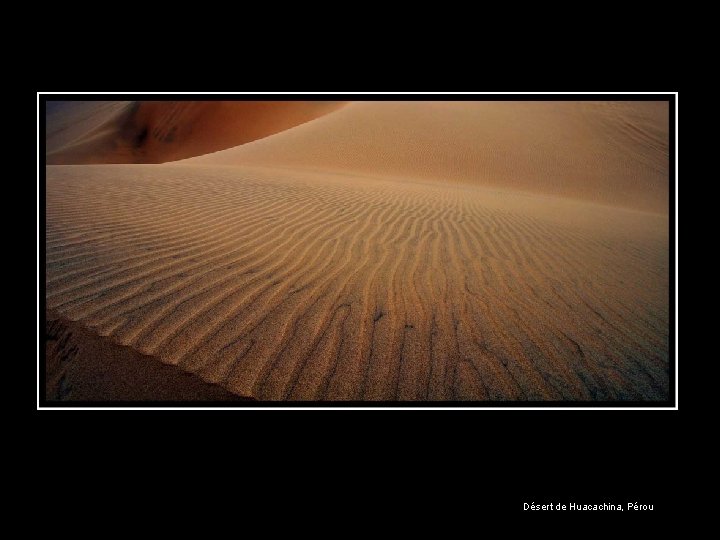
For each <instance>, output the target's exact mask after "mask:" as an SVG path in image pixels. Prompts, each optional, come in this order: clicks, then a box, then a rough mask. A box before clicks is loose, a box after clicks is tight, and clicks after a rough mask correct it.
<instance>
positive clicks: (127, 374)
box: [45, 312, 253, 403]
mask: <svg viewBox="0 0 720 540" xmlns="http://www.w3.org/2000/svg"><path fill="white" fill-rule="evenodd" d="M45 321H46V323H45V362H46V364H45V381H46V384H45V399H46V400H48V401H67V402H73V401H78V402H94V401H98V402H105V401H117V402H125V401H127V402H132V401H142V402H147V401H153V402H186V401H203V402H208V401H210V402H218V403H226V402H227V403H233V402H238V401H253V400H252V399H250V398H246V397H242V396H238V395H236V394H233V393H231V392H228V391H227V390H226V389H225V388H222V387H220V386H217V385H214V384H211V383H208V382H206V381H203V380H201V379H200V378H198V377H197V376H195V375H193V374H192V373H189V372H186V371H183V370H181V369H180V368H178V367H176V366H171V365H168V364H164V363H162V362H161V361H160V360H159V359H158V358H156V357H153V356H150V355H143V354H140V353H139V352H137V351H136V350H135V349H133V348H131V347H126V346H124V345H121V344H119V343H117V342H115V341H114V340H112V339H111V338H109V337H104V336H100V335H98V334H97V333H96V332H94V331H93V330H91V329H89V328H87V327H86V326H84V325H82V324H81V323H78V322H76V321H71V320H70V319H67V318H64V317H60V316H58V315H56V314H52V313H50V312H46V314H45Z"/></svg>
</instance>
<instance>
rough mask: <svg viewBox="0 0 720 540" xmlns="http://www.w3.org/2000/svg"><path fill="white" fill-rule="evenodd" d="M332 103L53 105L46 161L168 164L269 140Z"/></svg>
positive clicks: (49, 113) (49, 111) (333, 107)
mask: <svg viewBox="0 0 720 540" xmlns="http://www.w3.org/2000/svg"><path fill="white" fill-rule="evenodd" d="M343 105H344V103H341V102H332V101H142V102H130V101H122V102H107V101H98V102H94V101H78V102H49V103H48V104H47V110H46V163H47V164H83V163H164V162H167V161H174V160H177V159H183V158H188V157H192V156H198V155H201V154H206V153H208V152H215V151H217V150H223V149H226V148H230V147H234V146H237V145H240V144H243V143H246V142H249V141H253V140H256V139H260V138H263V137H267V136H269V135H272V134H274V133H277V132H279V131H283V130H285V129H288V128H290V127H293V126H297V125H298V124H302V123H304V122H308V121H310V120H313V119H315V118H317V117H319V116H322V115H324V114H327V113H329V112H331V111H334V110H337V109H339V108H341V107H342V106H343Z"/></svg>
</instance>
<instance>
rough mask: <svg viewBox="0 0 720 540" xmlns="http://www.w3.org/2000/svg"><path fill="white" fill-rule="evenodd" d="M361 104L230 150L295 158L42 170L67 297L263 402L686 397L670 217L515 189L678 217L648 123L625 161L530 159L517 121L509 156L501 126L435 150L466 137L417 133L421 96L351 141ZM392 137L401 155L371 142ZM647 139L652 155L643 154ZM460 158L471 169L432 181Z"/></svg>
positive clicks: (61, 306) (58, 279)
mask: <svg viewBox="0 0 720 540" xmlns="http://www.w3.org/2000/svg"><path fill="white" fill-rule="evenodd" d="M553 105H554V104H553ZM411 106H414V104H411V105H408V107H411ZM376 107H382V105H377V106H376ZM438 107H439V109H438V110H441V111H444V112H443V114H445V113H447V114H448V115H449V117H450V118H455V110H454V109H453V107H452V106H451V105H447V106H446V105H439V106H438ZM478 107H480V106H478ZM507 107H509V106H507ZM517 107H520V108H522V107H525V106H524V105H522V104H519V105H517ZM597 107H598V108H600V109H602V108H604V107H601V106H600V105H597ZM362 108H366V109H367V108H369V110H366V114H369V113H371V112H372V111H373V110H374V109H373V108H372V107H370V106H369V105H364V104H359V105H357V106H355V105H352V106H349V107H348V108H346V109H343V110H340V111H337V112H335V113H333V114H331V115H329V116H326V117H324V118H321V119H318V120H315V121H313V122H312V123H311V124H307V125H306V126H301V127H297V128H294V129H292V130H290V131H286V132H284V133H282V134H278V135H276V136H275V137H273V138H268V139H267V140H265V141H257V142H255V143H250V144H248V145H246V146H244V147H241V148H239V149H234V150H232V151H229V152H227V153H225V154H223V156H220V155H218V156H215V157H214V158H213V159H214V160H217V161H226V160H227V161H231V162H234V161H235V160H240V158H242V159H243V160H244V159H245V158H247V159H248V161H258V162H259V161H267V162H270V161H272V160H273V159H274V158H273V152H276V154H275V155H276V157H277V161H278V163H279V164H281V165H283V166H284V167H285V168H282V167H270V166H268V165H267V163H265V166H254V167H253V166H247V165H243V166H233V167H220V166H213V165H208V164H205V165H161V166H152V165H104V166H94V165H88V166H49V167H47V203H46V213H47V240H46V248H47V251H46V269H47V272H46V283H47V292H46V294H47V306H48V309H51V310H53V311H54V312H55V313H57V314H58V315H60V316H63V317H66V318H68V319H71V320H76V321H81V323H82V324H83V325H84V326H86V327H89V328H92V329H94V330H95V331H96V332H98V333H99V334H101V335H104V336H108V337H109V338H110V339H113V340H115V341H117V342H118V343H122V344H124V345H128V346H130V347H132V348H133V349H134V350H137V351H139V352H140V353H142V354H147V355H153V356H155V357H157V358H159V359H160V360H162V361H163V362H165V363H168V364H172V365H176V366H179V367H180V368H181V369H183V370H185V371H188V372H191V373H194V374H196V375H198V376H199V377H201V378H202V379H204V380H206V381H208V382H212V383H215V384H217V385H219V386H221V387H223V388H225V389H227V390H229V391H231V392H233V393H236V394H238V395H242V396H251V397H255V398H259V399H285V400H313V399H333V400H334V399H351V400H357V399H369V400H397V399H399V400H418V399H423V400H453V399H455V400H476V399H477V400H486V399H491V400H498V399H501V400H515V399H520V400H525V399H531V400H534V399H539V400H559V399H577V400H593V399H665V398H667V397H668V395H669V378H668V369H669V367H668V361H669V350H668V317H669V313H668V271H669V270H668V265H669V261H668V233H667V231H668V219H667V217H665V216H662V215H654V214H647V213H643V212H637V211H630V210H624V209H619V208H610V207H605V206H599V205H595V204H590V203H586V202H578V201H574V200H569V199H561V198H556V197H549V196H544V195H537V194H535V195H533V194H527V193H520V192H513V191H509V190H507V188H508V187H509V186H517V187H522V188H528V189H530V188H531V187H532V186H535V183H539V186H535V187H536V188H537V189H536V191H537V190H543V191H546V192H560V193H564V194H568V195H577V196H583V197H586V198H592V199H598V200H603V201H607V200H609V199H612V200H615V198H617V195H616V194H614V193H613V192H610V191H606V189H607V188H608V186H609V185H615V184H613V183H614V182H617V185H618V186H620V187H618V189H621V188H622V189H624V190H625V191H624V193H625V194H626V196H625V197H623V198H622V201H621V200H620V199H619V198H618V202H627V201H630V202H632V203H633V204H634V205H636V206H640V207H645V206H647V207H652V208H655V209H661V208H662V204H661V202H662V201H661V199H662V197H660V194H661V187H662V186H660V184H662V185H663V186H665V188H666V187H667V179H666V178H665V179H663V178H661V176H662V174H661V173H662V166H663V165H662V163H661V161H662V160H661V159H660V157H658V156H659V155H660V154H662V152H664V151H665V150H664V149H663V148H662V145H660V147H658V148H656V150H657V152H659V153H660V154H658V153H653V152H651V151H650V150H647V154H645V153H642V152H641V151H640V150H639V149H641V148H646V147H653V145H655V144H656V142H657V141H655V139H652V141H648V140H645V139H647V138H648V136H649V134H651V133H652V131H651V130H650V128H647V130H646V132H645V133H644V134H642V135H641V134H639V133H637V134H636V133H629V132H628V133H627V134H625V135H622V130H620V129H619V128H617V126H616V124H612V126H611V127H604V128H602V129H607V130H608V133H612V134H613V135H612V137H611V136H610V135H608V137H609V139H608V140H604V142H601V143H599V144H600V147H601V148H605V149H606V151H607V152H610V148H613V152H614V153H611V154H607V156H619V157H618V158H617V160H616V161H617V162H616V163H612V164H608V163H606V161H608V160H606V159H603V154H602V152H599V151H596V150H592V151H589V150H585V151H584V152H585V154H582V152H583V150H582V148H583V146H582V145H577V146H575V145H574V142H573V141H572V140H567V139H564V138H563V139H562V143H560V142H559V141H560V138H558V137H555V139H553V137H552V133H548V134H547V137H544V138H537V139H533V140H534V141H535V145H537V146H539V148H538V147H536V146H532V145H526V144H522V145H519V146H517V147H516V150H515V152H514V153H512V154H511V153H510V148H511V141H509V140H506V138H509V137H511V133H513V134H514V135H513V136H516V137H518V138H519V140H520V141H526V137H529V135H528V131H527V130H529V129H534V131H533V132H532V133H534V134H535V135H539V134H540V133H541V131H542V130H541V127H540V125H539V124H538V125H537V126H535V127H534V128H533V127H532V125H530V123H527V124H525V125H524V129H520V130H517V127H513V128H511V127H509V126H506V127H505V128H503V125H504V124H502V122H501V121H500V119H496V121H495V122H494V124H493V126H494V127H493V129H495V130H499V131H498V137H497V146H496V149H495V150H492V148H491V147H490V146H489V145H490V139H489V138H488V137H489V136H490V133H491V130H490V128H487V132H486V131H485V130H486V128H485V127H475V128H473V129H472V131H471V133H469V134H467V137H465V136H464V135H462V136H461V135H458V136H457V138H456V140H455V139H453V141H454V144H451V143H450V142H446V143H444V144H445V145H446V146H440V147H437V146H435V144H436V143H437V144H440V141H446V140H447V138H446V137H447V136H448V133H450V132H452V133H455V131H453V130H454V129H455V128H451V127H448V130H450V131H446V132H444V133H440V134H437V133H435V129H436V128H437V129H440V127H439V126H440V125H441V124H442V120H441V118H440V117H438V118H435V117H428V116H424V117H423V118H425V119H426V121H427V122H428V125H427V126H426V129H423V130H421V131H416V130H417V129H418V125H417V123H416V124H415V125H414V127H413V128H412V133H414V134H415V135H413V137H415V139H413V141H414V142H413V141H406V137H410V134H409V132H408V131H407V129H406V127H405V126H404V124H403V123H404V122H406V121H407V122H409V121H411V120H412V118H413V115H412V114H411V113H410V112H408V110H406V109H405V108H404V106H402V107H399V108H397V109H396V110H395V112H394V114H395V115H396V116H398V120H397V122H395V123H394V124H387V123H384V122H380V123H378V124H373V126H374V127H372V128H371V127H370V124H367V123H366V124H363V123H362V122H361V118H359V117H358V118H357V122H356V123H350V124H348V127H347V128H346V131H345V132H343V133H342V134H339V132H338V131H337V130H339V128H337V127H336V124H335V122H336V121H338V118H341V117H342V116H345V117H347V116H348V115H350V118H354V117H353V116H352V115H354V114H358V112H357V111H358V110H359V109H362ZM480 108H481V107H480ZM589 108H590V109H592V107H591V106H589ZM486 113H487V114H496V115H498V116H499V117H503V118H505V117H506V116H507V115H509V114H511V113H510V112H509V110H508V109H507V108H506V107H505V106H502V107H501V110H500V112H496V113H491V112H489V111H486ZM438 114H440V113H438ZM458 114H460V115H461V116H464V115H466V114H470V113H468V112H467V111H465V110H463V111H460V112H458ZM478 114H480V113H479V112H478ZM588 114H590V118H593V116H592V114H593V113H588ZM633 114H634V113H633ZM403 115H405V116H403ZM600 116H601V117H603V118H604V117H606V116H608V113H602V115H600ZM365 117H366V116H363V118H365ZM522 117H523V115H522V114H520V113H518V114H517V119H518V121H521V119H522ZM608 117H612V115H609V116H608ZM403 118H404V120H402V121H401V119H403ZM433 118H434V119H433ZM418 121H420V120H418ZM568 121H570V120H568ZM598 121H599V120H598ZM528 122H529V121H528ZM537 122H538V123H539V120H538V121H537ZM477 123H478V124H482V122H479V121H478V122H477ZM322 125H326V126H325V127H326V129H327V133H329V134H327V135H326V134H325V133H326V132H325V130H323V129H321V128H320V127H319V126H322ZM380 125H382V126H384V127H378V126H380ZM448 125H450V124H448ZM384 129H387V130H389V131H391V132H392V133H395V135H392V137H391V136H390V135H388V137H390V139H385V142H384V144H379V143H377V142H376V140H375V138H374V137H370V134H373V133H375V134H377V133H378V130H380V131H382V130H384ZM468 129H470V128H468ZM577 129H578V132H581V131H582V129H581V128H577ZM628 129H630V128H628ZM373 130H375V131H373ZM358 131H360V132H363V133H364V135H363V136H362V137H361V136H360V135H357V132H358ZM396 132H401V133H399V134H398V133H396ZM402 133H405V135H402ZM311 135H312V136H311ZM396 135H397V136H396ZM378 136H379V135H378ZM658 136H659V135H658ZM313 137H316V139H313ZM613 137H617V139H613ZM623 137H624V138H623ZM643 137H644V138H645V139H643ZM294 138H296V140H295V139H294ZM631 139H637V140H638V141H639V142H637V143H636V145H637V147H636V149H635V151H636V152H640V154H639V155H640V156H641V157H642V159H641V157H638V156H636V157H635V158H634V159H629V158H628V160H627V161H625V158H624V157H623V156H625V155H626V154H625V153H624V152H625V150H623V147H622V145H623V144H625V142H626V141H627V140H631ZM361 140H362V141H364V143H363V144H364V146H363V147H362V148H363V149H364V150H363V151H362V152H360V151H359V150H358V149H357V148H356V147H353V145H357V144H359V143H360V141H361ZM388 140H393V141H395V143H396V144H395V146H388V142H387V141H388ZM547 140H549V141H550V142H547ZM291 141H294V142H291ZM403 141H406V142H405V143H403ZM473 141H475V143H477V144H478V147H479V148H480V149H484V150H482V151H480V150H478V151H475V150H473V148H474V146H473V144H474V143H473ZM553 141H554V142H553ZM612 141H615V142H612ZM617 141H622V144H621V143H620V142H617ZM613 144H614V145H617V147H613V146H611V145H613ZM327 145H329V146H327ZM553 145H555V146H553ZM603 145H606V146H603ZM566 146H569V147H568V148H566V151H563V152H561V151H560V150H559V148H565V147H566ZM338 148H347V151H346V152H344V153H343V152H335V150H336V149H338ZM383 148H384V150H383ZM552 148H556V150H557V151H555V152H554V153H552V152H550V150H551V149H552ZM419 150H422V151H419ZM491 150H492V151H491ZM310 151H312V152H314V154H308V152H310ZM484 152H489V153H487V154H485V153H484ZM545 152H550V153H548V154H546V153H545ZM588 153H589V154H588ZM596 154H597V155H596ZM398 155H400V156H403V159H400V158H399V157H398ZM588 155H591V156H594V158H593V159H594V161H593V162H592V163H590V164H588V163H587V162H586V161H585V159H584V158H585V157H587V156H588ZM368 156H369V157H368ZM458 156H464V158H463V159H460V158H459V157H458ZM481 156H486V157H487V159H488V161H483V160H481ZM493 156H495V157H493ZM543 156H545V158H543ZM607 156H605V157H607ZM220 158H222V159H220ZM370 158H372V159H373V160H375V161H376V162H377V164H378V166H377V168H373V167H372V163H371V162H370V161H369V160H370ZM543 159H546V160H545V161H543ZM533 160H535V165H537V167H531V166H530V165H531V162H532V161H533ZM543 164H546V166H545V167H544V168H543ZM291 165H292V166H295V167H296V169H295V170H292V169H288V168H286V167H287V166H291ZM310 165H313V166H314V167H316V168H317V167H326V168H328V167H329V166H330V165H332V166H333V167H336V168H338V169H342V168H345V172H344V173H343V174H332V173H319V172H317V170H315V171H312V170H305V169H304V168H305V167H309V166H310ZM562 167H567V168H568V169H569V171H571V172H572V174H570V173H569V172H565V173H563V170H564V169H562ZM350 168H352V169H356V170H362V169H365V170H368V171H372V173H373V174H375V173H377V172H378V171H384V172H387V173H393V174H399V173H402V175H401V176H402V178H399V179H394V180H393V179H382V178H374V177H370V176H368V175H367V174H366V175H362V174H359V173H350V172H348V170H349V169H350ZM596 168H600V169H601V170H602V171H603V173H602V175H601V174H599V173H597V174H596V173H594V172H593V171H594V170H595V169H596ZM473 170H477V171H480V173H479V175H478V176H477V177H476V176H474V175H473V173H472V171H473ZM448 171H450V172H452V174H453V175H454V176H453V178H465V179H466V180H467V182H448V181H444V182H443V181H436V180H431V178H435V177H436V176H438V175H440V173H443V174H445V175H446V176H447V175H448V174H449V173H448ZM632 171H635V173H637V174H640V172H642V173H643V174H642V176H638V177H637V178H636V180H635V181H634V182H633V181H632V178H631V172H632ZM581 172H582V173H583V176H580V173H581ZM610 172H614V173H616V174H617V175H619V179H618V178H616V177H614V176H608V175H610ZM411 173H412V174H414V175H415V176H416V178H414V179H413V178H411V177H410V176H409V175H410V174H411ZM555 174H560V175H561V178H555V176H554V175H555ZM463 175H466V176H463ZM447 177H448V178H449V176H447ZM571 180H572V181H573V183H570V182H571ZM603 182H605V183H606V184H604V186H605V187H603V190H601V191H598V190H600V187H601V185H603ZM663 182H664V184H663ZM486 184H487V185H499V184H502V185H503V189H497V187H487V185H486ZM640 186H641V187H643V188H644V189H645V192H646V193H647V197H646V198H643V197H641V195H640ZM665 196H666V195H665ZM646 201H649V202H646Z"/></svg>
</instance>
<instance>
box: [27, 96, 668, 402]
mask: <svg viewBox="0 0 720 540" xmlns="http://www.w3.org/2000/svg"><path fill="white" fill-rule="evenodd" d="M46 94H52V95H61V94H64V95H93V96H99V95H152V94H160V95H166V94H173V95H199V94H200V95H239V96H242V95H260V94H267V95H271V96H272V95H313V96H321V95H371V96H374V95H395V96H417V95H477V96H482V95H514V96H518V95H588V94H589V95H600V94H605V95H615V94H624V95H648V94H649V95H654V94H673V95H674V96H675V208H674V211H675V407H562V406H559V407H493V406H482V407H451V406H448V407H432V406H429V407H423V406H418V407H355V406H347V407H282V406H279V407H262V406H260V407H251V406H246V407H192V406H190V407H142V406H138V407H113V406H107V407H41V406H40V340H39V339H38V345H37V396H36V399H37V401H36V406H37V410H39V411H40V410H41V411H51V410H52V411H77V410H101V411H104V410H124V411H151V410H152V411H155V410H165V411H167V410H190V411H217V410H223V411H225V410H237V411H242V410H248V411H257V410H264V411H288V410H292V411H294V410H297V411H304V410H314V411H318V410H320V411H322V410H328V411H336V410H348V411H349V410H371V411H376V410H377V411H393V410H403V411H413V410H436V411H445V410H447V411H457V410H472V411H568V410H572V411H598V410H603V411H633V410H646V411H667V410H671V411H676V410H678V407H679V402H678V379H679V372H678V108H679V99H678V92H37V184H36V187H37V192H36V194H37V320H38V336H39V335H40V333H39V332H40V96H41V95H46Z"/></svg>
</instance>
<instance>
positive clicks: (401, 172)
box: [192, 101, 669, 213]
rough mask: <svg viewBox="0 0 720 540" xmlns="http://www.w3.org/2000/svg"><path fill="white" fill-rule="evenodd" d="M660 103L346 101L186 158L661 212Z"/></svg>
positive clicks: (663, 120)
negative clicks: (312, 117) (290, 125)
mask: <svg viewBox="0 0 720 540" xmlns="http://www.w3.org/2000/svg"><path fill="white" fill-rule="evenodd" d="M668 129H669V126H668V105H667V103H666V102H619V101H614V102H613V101H603V102H580V101H565V102H563V101H526V102H523V101H506V102H495V101H464V102H462V101H461V102H355V103H352V104H350V105H348V106H347V107H345V108H344V109H342V110H340V111H337V112H335V113H333V114H331V115H328V116H326V117H324V118H320V119H318V120H316V121H313V122H311V123H308V124H305V125H303V126H298V127H296V128H294V129H290V130H288V131H286V132H284V133H282V134H278V135H277V136H275V137H270V138H267V139H264V140H259V141H256V142H253V143H251V144H246V145H243V146H240V147H238V148H232V149H229V150H226V151H223V152H217V153H214V154H210V155H207V156H203V157H201V158H197V159H195V160H192V162H195V163H207V164H216V165H217V164H226V165H233V164H245V165H269V166H273V167H277V166H284V167H295V168H297V167H303V168H311V169H317V170H327V171H341V172H342V171H350V172H353V173H357V174H364V175H372V176H394V177H405V178H410V179H417V178H425V179H432V180H438V181H442V182H450V183H452V182H467V183H472V184H476V185H485V186H495V187H500V188H510V189H520V190H527V191H531V192H536V193H545V194H552V195H559V196H566V197H572V198H578V199H584V200H590V201H595V202H600V203H603V204H611V205H619V206H625V207H629V208H637V209H642V210H649V211H654V212H662V213H667V210H668Z"/></svg>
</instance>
